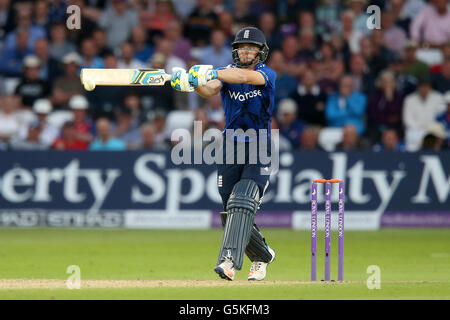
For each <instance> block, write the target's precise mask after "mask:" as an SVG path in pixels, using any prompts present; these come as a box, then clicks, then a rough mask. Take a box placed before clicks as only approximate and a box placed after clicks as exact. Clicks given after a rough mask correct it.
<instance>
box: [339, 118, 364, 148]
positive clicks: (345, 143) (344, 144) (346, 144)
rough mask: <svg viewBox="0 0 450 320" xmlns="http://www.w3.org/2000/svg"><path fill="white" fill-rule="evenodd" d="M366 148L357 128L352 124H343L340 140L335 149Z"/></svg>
mask: <svg viewBox="0 0 450 320" xmlns="http://www.w3.org/2000/svg"><path fill="white" fill-rule="evenodd" d="M366 148H367V145H366V144H365V143H364V142H363V140H361V137H360V135H359V134H358V129H357V128H356V127H355V126H354V125H352V124H348V125H345V126H344V127H343V130H342V141H341V142H340V143H338V144H337V145H336V150H337V151H358V150H364V149H366Z"/></svg>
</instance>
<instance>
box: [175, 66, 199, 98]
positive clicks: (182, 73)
mask: <svg viewBox="0 0 450 320" xmlns="http://www.w3.org/2000/svg"><path fill="white" fill-rule="evenodd" d="M170 85H171V86H172V88H174V89H175V90H177V91H181V92H192V91H194V88H193V87H192V86H191V85H190V84H189V75H188V73H187V72H186V70H184V69H183V68H179V67H174V68H172V80H170Z"/></svg>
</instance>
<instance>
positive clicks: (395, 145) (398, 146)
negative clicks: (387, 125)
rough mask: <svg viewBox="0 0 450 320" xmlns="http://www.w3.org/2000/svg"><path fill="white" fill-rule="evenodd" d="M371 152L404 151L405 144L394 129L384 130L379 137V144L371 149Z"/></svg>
mask: <svg viewBox="0 0 450 320" xmlns="http://www.w3.org/2000/svg"><path fill="white" fill-rule="evenodd" d="M373 151H401V152H405V151H406V146H405V144H404V143H403V142H402V141H400V137H399V135H398V133H397V131H396V130H395V129H386V130H385V131H384V132H383V134H382V136H381V143H378V144H376V145H375V146H374V147H373Z"/></svg>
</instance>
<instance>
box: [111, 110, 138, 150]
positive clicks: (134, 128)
mask: <svg viewBox="0 0 450 320" xmlns="http://www.w3.org/2000/svg"><path fill="white" fill-rule="evenodd" d="M116 119H117V125H116V126H115V128H114V130H113V133H112V135H113V136H114V137H116V138H119V139H120V140H122V141H123V142H124V143H125V145H126V147H127V149H135V148H136V146H138V145H139V144H140V143H141V133H140V131H139V123H138V121H137V119H136V118H134V117H133V114H132V112H131V110H130V109H129V108H128V107H125V106H122V107H120V108H117V110H116Z"/></svg>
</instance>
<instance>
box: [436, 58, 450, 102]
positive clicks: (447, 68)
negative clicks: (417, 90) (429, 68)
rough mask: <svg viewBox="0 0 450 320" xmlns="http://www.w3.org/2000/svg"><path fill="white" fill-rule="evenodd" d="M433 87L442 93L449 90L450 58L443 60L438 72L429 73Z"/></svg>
mask: <svg viewBox="0 0 450 320" xmlns="http://www.w3.org/2000/svg"><path fill="white" fill-rule="evenodd" d="M431 79H432V80H431V82H432V85H433V88H434V89H435V90H437V91H439V92H440V93H442V94H444V93H446V92H448V91H450V59H447V60H445V61H444V63H443V64H442V67H441V72H440V73H434V74H432V75H431Z"/></svg>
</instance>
